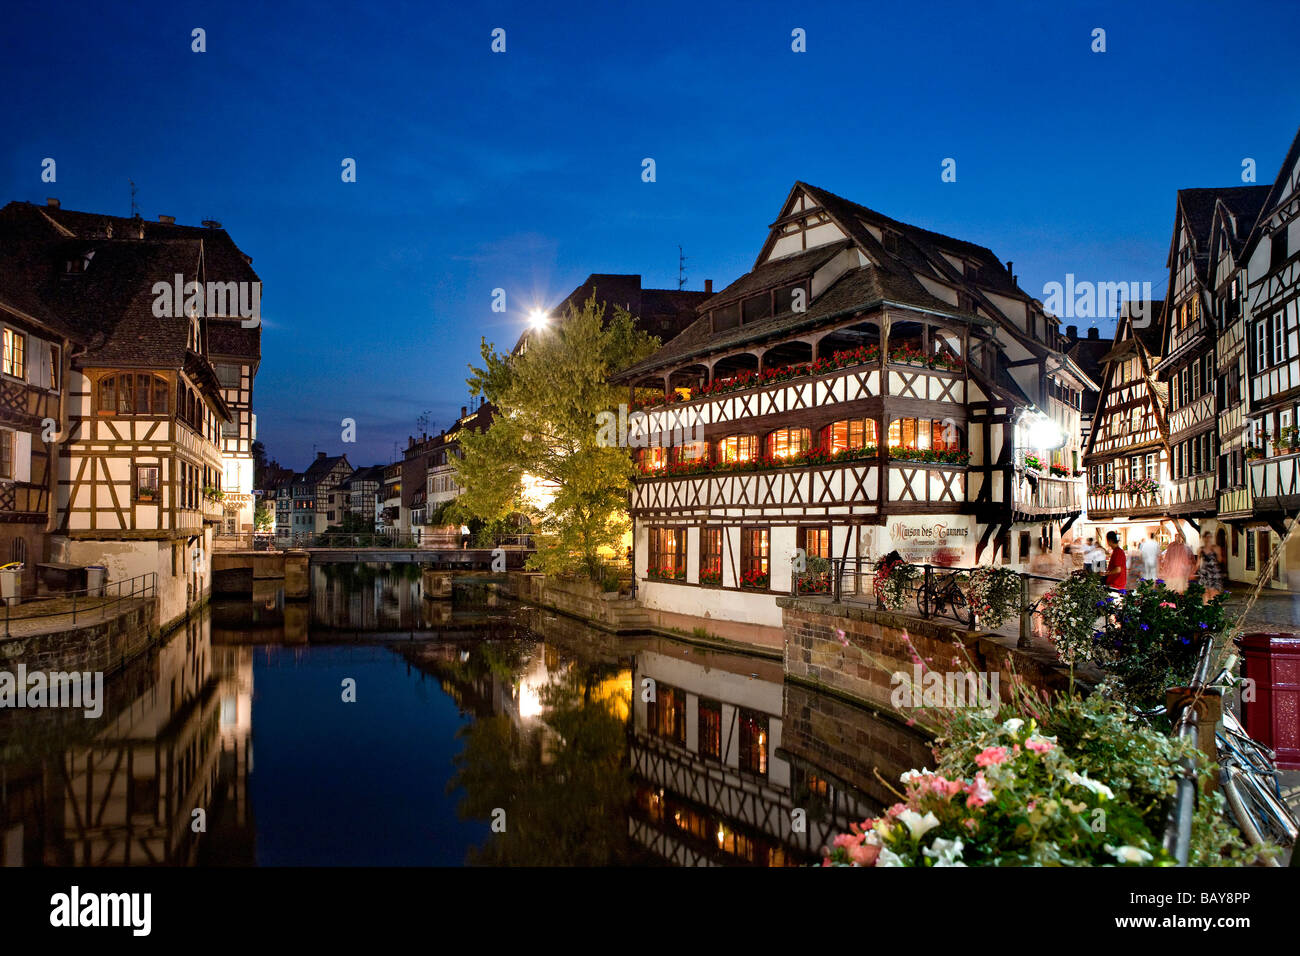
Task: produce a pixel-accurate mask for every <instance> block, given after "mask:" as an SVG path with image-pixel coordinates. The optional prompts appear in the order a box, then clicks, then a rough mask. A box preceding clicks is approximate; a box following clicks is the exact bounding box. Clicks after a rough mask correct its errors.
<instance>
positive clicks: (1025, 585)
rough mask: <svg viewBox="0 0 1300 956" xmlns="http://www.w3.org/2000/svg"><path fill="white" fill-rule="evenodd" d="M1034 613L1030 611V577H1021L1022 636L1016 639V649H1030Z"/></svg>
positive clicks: (1024, 575) (1025, 575) (1023, 575)
mask: <svg viewBox="0 0 1300 956" xmlns="http://www.w3.org/2000/svg"><path fill="white" fill-rule="evenodd" d="M1033 616H1034V615H1033V612H1032V611H1031V610H1030V609H1029V576H1028V575H1027V574H1022V575H1020V636H1019V637H1018V638H1017V639H1016V647H1028V646H1029V644H1030V635H1031V634H1032V633H1033V626H1032V621H1033Z"/></svg>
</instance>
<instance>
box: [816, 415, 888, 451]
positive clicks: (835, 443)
mask: <svg viewBox="0 0 1300 956" xmlns="http://www.w3.org/2000/svg"><path fill="white" fill-rule="evenodd" d="M876 441H877V439H876V420H875V419H874V418H850V419H846V420H844V421H838V422H832V423H831V424H829V425H827V426H826V427H825V428H823V429H822V447H823V448H825V449H826V450H827V451H828V452H830V453H831V454H832V455H834V454H838V453H839V452H842V451H849V450H851V449H856V448H874V447H876Z"/></svg>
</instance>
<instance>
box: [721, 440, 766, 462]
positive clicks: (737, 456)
mask: <svg viewBox="0 0 1300 956" xmlns="http://www.w3.org/2000/svg"><path fill="white" fill-rule="evenodd" d="M757 450H758V439H757V438H755V437H754V436H753V435H729V436H727V437H726V438H723V439H722V440H721V441H719V442H718V461H719V462H722V463H723V464H726V463H727V462H739V461H750V460H752V459H753V458H754V456H755V454H756V453H757Z"/></svg>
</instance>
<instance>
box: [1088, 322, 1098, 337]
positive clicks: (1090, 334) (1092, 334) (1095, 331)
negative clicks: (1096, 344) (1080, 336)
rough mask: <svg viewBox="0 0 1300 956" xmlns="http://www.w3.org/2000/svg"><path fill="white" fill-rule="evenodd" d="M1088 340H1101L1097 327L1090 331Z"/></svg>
mask: <svg viewBox="0 0 1300 956" xmlns="http://www.w3.org/2000/svg"><path fill="white" fill-rule="evenodd" d="M1088 338H1090V339H1099V338H1101V335H1100V333H1099V332H1098V330H1097V326H1095V325H1094V326H1093V327H1092V328H1090V329H1088Z"/></svg>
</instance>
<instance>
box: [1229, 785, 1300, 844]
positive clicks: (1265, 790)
mask: <svg viewBox="0 0 1300 956" xmlns="http://www.w3.org/2000/svg"><path fill="white" fill-rule="evenodd" d="M1239 782H1240V783H1241V784H1244V785H1245V788H1246V790H1247V792H1248V793H1249V795H1250V797H1251V798H1252V799H1253V800H1254V802H1255V803H1256V805H1257V806H1258V807H1259V808H1260V810H1261V812H1262V814H1263V815H1262V816H1261V817H1260V818H1258V819H1259V832H1260V834H1261V835H1262V836H1263V837H1264V839H1266V840H1269V841H1271V842H1273V843H1276V844H1278V845H1279V846H1291V845H1293V844H1294V843H1295V841H1296V837H1297V836H1300V824H1297V823H1296V819H1295V817H1294V816H1292V815H1291V808H1290V807H1288V806H1287V805H1286V804H1285V803H1284V802H1282V800H1281V799H1280V798H1279V797H1276V796H1274V795H1273V793H1272V791H1271V790H1270V789H1269V786H1268V784H1267V783H1266V782H1265V781H1264V780H1262V779H1260V777H1259V776H1257V775H1256V774H1253V773H1249V772H1243V773H1242V774H1241V777H1240V780H1239Z"/></svg>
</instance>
